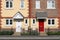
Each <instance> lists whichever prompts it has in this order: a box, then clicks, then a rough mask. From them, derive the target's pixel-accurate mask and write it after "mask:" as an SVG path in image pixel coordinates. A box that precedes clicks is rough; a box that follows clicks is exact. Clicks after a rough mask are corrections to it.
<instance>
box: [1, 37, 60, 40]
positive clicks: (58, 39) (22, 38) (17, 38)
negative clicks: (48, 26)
mask: <svg viewBox="0 0 60 40" xmlns="http://www.w3.org/2000/svg"><path fill="white" fill-rule="evenodd" d="M0 39H3V40H5V39H6V40H7V39H10V40H12V39H14V40H24V39H26V40H28V39H30V40H32V39H33V40H38V39H41V40H47V39H50V40H53V39H56V40H60V36H46V37H39V36H37V37H36V36H19V37H18V36H17V37H13V36H0Z"/></svg>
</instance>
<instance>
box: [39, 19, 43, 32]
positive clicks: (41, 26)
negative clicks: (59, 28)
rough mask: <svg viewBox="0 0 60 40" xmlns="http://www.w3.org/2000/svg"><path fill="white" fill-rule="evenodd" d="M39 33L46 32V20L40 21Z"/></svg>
mask: <svg viewBox="0 0 60 40" xmlns="http://www.w3.org/2000/svg"><path fill="white" fill-rule="evenodd" d="M39 32H44V20H39Z"/></svg>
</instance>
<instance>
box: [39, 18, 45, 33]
mask: <svg viewBox="0 0 60 40" xmlns="http://www.w3.org/2000/svg"><path fill="white" fill-rule="evenodd" d="M40 20H43V22H44V19H39V20H38V26H39V21H40ZM38 28H39V27H38ZM39 32H40V31H39ZM44 32H45V24H44Z"/></svg>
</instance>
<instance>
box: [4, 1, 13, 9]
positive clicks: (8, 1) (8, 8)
mask: <svg viewBox="0 0 60 40" xmlns="http://www.w3.org/2000/svg"><path fill="white" fill-rule="evenodd" d="M6 2H9V7H6ZM6 2H5V7H6V9H12V8H13V0H6ZM10 2H12V7H10Z"/></svg>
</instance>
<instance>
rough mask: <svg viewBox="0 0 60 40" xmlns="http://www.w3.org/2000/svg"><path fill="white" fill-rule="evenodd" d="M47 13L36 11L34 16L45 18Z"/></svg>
mask: <svg viewBox="0 0 60 40" xmlns="http://www.w3.org/2000/svg"><path fill="white" fill-rule="evenodd" d="M47 16H48V15H47V13H46V12H36V17H37V19H46V18H47Z"/></svg>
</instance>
